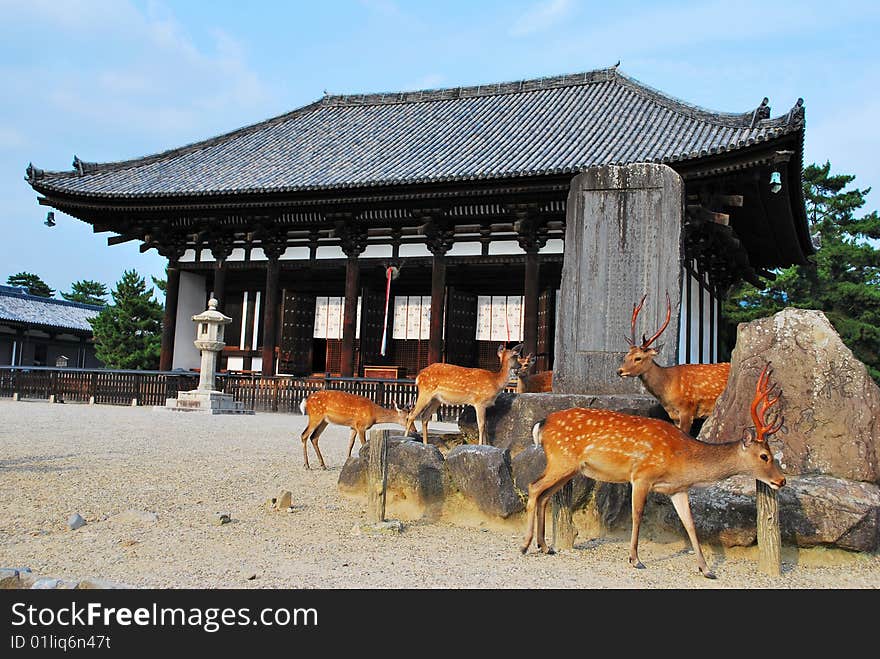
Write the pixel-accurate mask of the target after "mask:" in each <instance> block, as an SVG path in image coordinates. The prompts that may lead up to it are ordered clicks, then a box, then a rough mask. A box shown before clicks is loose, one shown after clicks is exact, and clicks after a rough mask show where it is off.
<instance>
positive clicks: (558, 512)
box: [550, 481, 578, 549]
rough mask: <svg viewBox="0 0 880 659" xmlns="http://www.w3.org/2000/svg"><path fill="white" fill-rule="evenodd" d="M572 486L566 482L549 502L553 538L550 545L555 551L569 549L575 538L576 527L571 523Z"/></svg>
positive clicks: (572, 545) (569, 482)
mask: <svg viewBox="0 0 880 659" xmlns="http://www.w3.org/2000/svg"><path fill="white" fill-rule="evenodd" d="M573 492H574V485H573V484H572V482H571V481H568V482H567V483H566V484H565V485H563V486H562V489H560V490H559V491H558V492H557V493H556V494H554V495H553V498H552V499H551V500H550V510H551V513H550V514H551V515H552V517H553V536H552V542H551V545H552V547H554V548H555V549H571V548H572V547H574V539H575V537H577V534H578V532H577V527H576V526H575V525H574V522H573V521H572V510H571V505H572V496H573Z"/></svg>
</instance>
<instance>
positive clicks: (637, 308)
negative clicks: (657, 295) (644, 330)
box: [626, 293, 648, 346]
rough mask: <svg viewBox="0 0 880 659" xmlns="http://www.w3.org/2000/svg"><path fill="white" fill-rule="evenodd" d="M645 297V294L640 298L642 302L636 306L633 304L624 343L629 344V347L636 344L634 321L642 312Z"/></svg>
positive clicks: (646, 295)
mask: <svg viewBox="0 0 880 659" xmlns="http://www.w3.org/2000/svg"><path fill="white" fill-rule="evenodd" d="M647 297H648V294H647V293H645V294H644V295H643V296H642V301H641V302H639V303H638V305H636V303H635V302H633V314H632V320H630V326H629V337H627V339H626V342H627V343H629V344H630V345H631V346H634V345H635V344H636V319H637V318H638V317H639V312H640V311H641V310H642V305H643V304H645V299H646V298H647Z"/></svg>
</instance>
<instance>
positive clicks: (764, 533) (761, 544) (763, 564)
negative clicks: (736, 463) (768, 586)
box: [755, 481, 782, 577]
mask: <svg viewBox="0 0 880 659" xmlns="http://www.w3.org/2000/svg"><path fill="white" fill-rule="evenodd" d="M755 484H756V488H757V492H756V498H757V508H758V569H760V570H761V572H763V573H764V574H769V575H770V576H771V577H778V576H779V575H780V574H782V553H781V552H782V533H781V531H780V528H779V501H778V499H777V498H776V490H774V489H772V488H771V487H770V486H769V485H767V484H765V483H762V482H761V481H756V482H755Z"/></svg>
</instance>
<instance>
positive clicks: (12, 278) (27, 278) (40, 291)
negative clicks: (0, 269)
mask: <svg viewBox="0 0 880 659" xmlns="http://www.w3.org/2000/svg"><path fill="white" fill-rule="evenodd" d="M6 283H7V284H9V285H10V286H24V287H25V288H27V289H28V291H29V292H30V294H31V295H39V296H40V297H52V296H53V295H55V289H54V288H49V285H48V284H47V283H46V282H44V281H43V280H42V279H40V277H39V276H38V275H35V274H33V273H32V272H19V273H17V274H14V275H9V277H7V278H6Z"/></svg>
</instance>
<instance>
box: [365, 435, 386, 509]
mask: <svg viewBox="0 0 880 659" xmlns="http://www.w3.org/2000/svg"><path fill="white" fill-rule="evenodd" d="M389 433H390V431H389V430H388V429H387V428H381V429H380V428H374V429H372V430H370V439H369V440H368V441H367V449H368V460H367V520H368V521H369V522H372V523H374V524H378V523H379V522H384V521H385V493H386V491H387V485H388V435H389Z"/></svg>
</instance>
